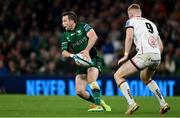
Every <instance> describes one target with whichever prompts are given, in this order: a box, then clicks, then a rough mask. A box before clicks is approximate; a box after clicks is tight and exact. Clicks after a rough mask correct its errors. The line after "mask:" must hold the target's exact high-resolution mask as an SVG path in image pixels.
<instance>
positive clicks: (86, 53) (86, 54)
mask: <svg viewBox="0 0 180 118" xmlns="http://www.w3.org/2000/svg"><path fill="white" fill-rule="evenodd" d="M81 53H82V54H83V57H85V59H86V60H88V61H89V60H91V57H90V56H89V51H87V50H83V51H81Z"/></svg>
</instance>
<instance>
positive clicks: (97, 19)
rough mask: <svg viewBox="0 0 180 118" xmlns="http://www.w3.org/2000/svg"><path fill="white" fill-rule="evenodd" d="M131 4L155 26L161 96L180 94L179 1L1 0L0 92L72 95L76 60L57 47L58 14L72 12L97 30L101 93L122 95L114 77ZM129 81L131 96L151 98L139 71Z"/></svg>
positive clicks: (58, 38) (59, 15)
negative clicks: (160, 49)
mask: <svg viewBox="0 0 180 118" xmlns="http://www.w3.org/2000/svg"><path fill="white" fill-rule="evenodd" d="M134 2H135V3H140V5H141V7H142V11H143V16H144V17H146V18H148V19H150V20H151V21H153V22H154V23H155V24H156V25H157V27H158V30H159V33H160V36H161V38H162V41H163V44H164V52H163V54H162V63H161V65H160V66H159V68H158V71H157V73H156V76H155V77H154V79H155V80H156V81H157V82H158V84H159V86H160V88H161V89H162V91H163V95H165V96H178V95H180V91H179V90H180V86H178V85H179V84H180V80H179V78H180V46H179V45H180V28H179V27H180V1H179V0H143V1H140V0H91V1H85V0H43V1H40V0H26V1H24V0H15V1H14V0H0V86H1V88H0V92H1V93H2V94H5V95H9V94H22V95H27V96H36V95H38V96H39V95H45V96H49V95H51V96H52V95H58V96H62V98H63V96H64V95H71V96H74V95H75V90H74V62H73V60H71V59H65V58H63V57H62V55H61V48H60V41H61V39H62V36H63V28H62V26H61V13H62V12H63V11H66V10H73V11H75V12H76V13H77V15H78V17H79V21H83V22H87V23H90V25H91V26H92V27H93V28H94V29H95V31H96V32H97V34H98V41H97V43H96V47H97V49H98V50H99V52H100V54H101V55H102V57H103V58H104V68H103V71H102V73H101V75H100V78H99V81H98V82H99V83H100V85H101V88H102V94H103V95H106V96H115V95H118V96H121V93H120V91H119V90H118V88H117V86H116V85H115V83H114V80H113V76H112V75H113V73H114V72H115V71H116V69H117V68H118V67H117V60H118V59H119V58H120V57H122V54H123V52H124V51H123V48H124V37H125V34H124V32H125V29H124V25H125V22H126V20H127V14H126V9H127V7H128V6H129V5H130V4H131V3H134ZM132 50H133V51H132V53H131V54H130V57H132V56H133V55H134V53H135V51H134V47H133V48H132ZM128 82H129V83H130V87H131V88H132V91H133V95H135V96H152V94H150V92H149V91H148V90H146V89H147V88H145V86H144V85H143V84H142V82H141V81H140V79H139V77H138V75H134V76H132V77H129V81H128ZM87 89H88V88H87ZM11 97H12V96H11ZM11 97H10V98H11ZM107 99H108V98H107Z"/></svg>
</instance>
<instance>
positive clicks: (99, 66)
mask: <svg viewBox="0 0 180 118" xmlns="http://www.w3.org/2000/svg"><path fill="white" fill-rule="evenodd" d="M92 62H93V64H94V66H90V67H95V68H97V69H98V70H99V72H101V71H102V66H103V59H102V58H100V57H98V56H96V57H95V58H92ZM90 67H81V66H77V67H76V75H78V74H87V69H88V68H90Z"/></svg>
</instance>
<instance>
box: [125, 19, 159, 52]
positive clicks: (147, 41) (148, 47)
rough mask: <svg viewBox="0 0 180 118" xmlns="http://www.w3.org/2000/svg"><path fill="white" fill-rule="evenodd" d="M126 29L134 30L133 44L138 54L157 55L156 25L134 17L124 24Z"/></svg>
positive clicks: (157, 37) (157, 35)
mask: <svg viewBox="0 0 180 118" xmlns="http://www.w3.org/2000/svg"><path fill="white" fill-rule="evenodd" d="M125 27H126V28H128V27H132V28H134V37H133V40H134V44H135V45H136V51H137V53H138V54H143V53H159V54H160V49H159V44H158V40H160V38H159V33H158V30H157V27H156V25H155V24H154V23H153V22H151V21H149V20H148V19H146V18H143V17H134V18H131V19H129V20H128V21H127V22H126V26H125Z"/></svg>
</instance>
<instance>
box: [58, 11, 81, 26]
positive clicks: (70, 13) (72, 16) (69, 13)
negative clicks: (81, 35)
mask: <svg viewBox="0 0 180 118" xmlns="http://www.w3.org/2000/svg"><path fill="white" fill-rule="evenodd" d="M66 15H67V16H68V18H69V20H74V22H75V23H77V15H76V13H75V12H74V11H66V12H63V13H62V15H61V16H62V17H63V16H66Z"/></svg>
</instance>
